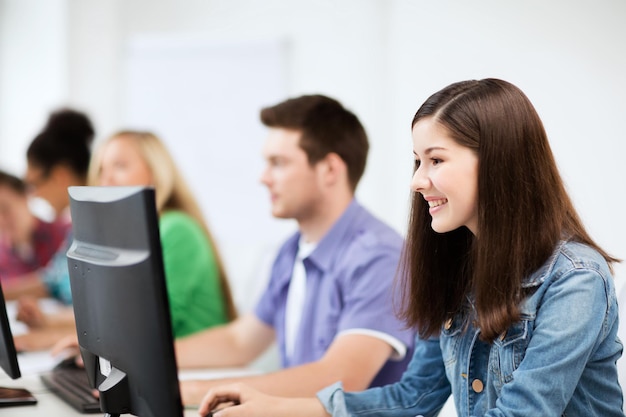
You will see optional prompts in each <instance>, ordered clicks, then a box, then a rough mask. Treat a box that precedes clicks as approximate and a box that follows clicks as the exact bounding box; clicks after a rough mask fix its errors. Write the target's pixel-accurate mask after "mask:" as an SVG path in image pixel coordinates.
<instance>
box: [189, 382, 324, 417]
mask: <svg viewBox="0 0 626 417" xmlns="http://www.w3.org/2000/svg"><path fill="white" fill-rule="evenodd" d="M198 413H199V414H200V416H202V417H204V416H208V415H210V414H211V413H212V414H213V415H214V416H216V417H218V416H219V417H240V416H241V417H243V416H246V417H281V416H284V417H294V416H307V417H312V416H319V417H327V416H328V413H326V410H325V409H324V407H323V406H322V404H321V403H320V402H319V401H318V400H317V398H281V397H273V396H271V395H267V394H262V393H261V392H259V391H256V390H255V389H252V388H250V387H249V386H247V385H244V384H231V385H223V386H219V387H215V388H212V389H210V390H209V392H208V393H207V394H206V395H205V396H204V398H203V399H202V402H201V404H200V408H198Z"/></svg>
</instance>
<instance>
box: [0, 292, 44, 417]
mask: <svg viewBox="0 0 626 417" xmlns="http://www.w3.org/2000/svg"><path fill="white" fill-rule="evenodd" d="M0 368H2V369H3V370H4V372H6V374H7V375H8V376H10V377H11V378H12V379H18V378H19V377H21V376H22V374H21V372H20V366H19V364H18V361H17V352H16V350H15V343H14V342H13V333H11V326H10V323H9V317H8V316H7V309H6V304H5V302H4V293H3V292H2V285H0ZM36 403H37V399H35V397H33V395H32V394H31V393H30V392H29V391H28V390H26V389H24V388H15V387H12V388H8V387H0V407H9V406H13V405H28V404H36Z"/></svg>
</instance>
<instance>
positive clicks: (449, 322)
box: [443, 319, 452, 330]
mask: <svg viewBox="0 0 626 417" xmlns="http://www.w3.org/2000/svg"><path fill="white" fill-rule="evenodd" d="M450 327H452V319H448V320H446V323H445V324H444V325H443V328H444V329H446V330H450Z"/></svg>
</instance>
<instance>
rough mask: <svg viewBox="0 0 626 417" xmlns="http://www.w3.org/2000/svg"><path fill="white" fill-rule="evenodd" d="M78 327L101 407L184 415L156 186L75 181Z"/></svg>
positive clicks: (153, 416)
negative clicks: (90, 184)
mask: <svg viewBox="0 0 626 417" xmlns="http://www.w3.org/2000/svg"><path fill="white" fill-rule="evenodd" d="M69 195H70V210H71V215H72V228H73V234H74V241H73V243H72V245H71V247H70V249H69V250H68V252H67V260H68V267H69V271H70V283H71V286H72V297H73V305H74V315H75V317H76V331H77V334H78V343H79V347H80V350H81V355H82V357H83V361H84V363H85V369H86V371H87V374H88V376H89V380H90V383H91V384H92V386H93V387H94V388H97V389H98V391H99V392H100V406H101V408H102V411H104V412H105V413H108V414H111V415H118V414H124V413H130V414H133V415H136V416H141V417H160V416H168V417H170V416H182V415H183V407H182V403H181V397H180V391H179V386H178V376H177V367H176V359H175V356H174V343H173V333H172V328H171V322H170V312H169V303H168V298H167V291H166V284H165V274H164V269H163V259H162V254H161V243H160V238H159V228H158V217H157V213H156V204H155V198H154V189H152V188H146V187H70V188H69Z"/></svg>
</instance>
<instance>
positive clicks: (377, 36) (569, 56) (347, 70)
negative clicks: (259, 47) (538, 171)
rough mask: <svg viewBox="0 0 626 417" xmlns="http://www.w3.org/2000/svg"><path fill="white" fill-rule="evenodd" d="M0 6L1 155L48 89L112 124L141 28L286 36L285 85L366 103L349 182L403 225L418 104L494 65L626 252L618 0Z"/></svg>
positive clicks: (38, 116)
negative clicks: (357, 159)
mask: <svg viewBox="0 0 626 417" xmlns="http://www.w3.org/2000/svg"><path fill="white" fill-rule="evenodd" d="M0 7H1V9H0V12H1V14H0V24H1V27H0V30H1V32H0V34H1V39H0V59H1V61H0V164H1V165H2V166H5V167H9V168H10V169H13V170H15V171H16V172H18V173H19V172H20V171H21V170H22V169H23V166H24V162H23V159H22V152H23V150H24V149H25V147H26V145H27V143H28V142H29V141H30V139H31V138H32V135H33V132H34V131H36V129H38V128H39V127H40V125H41V123H43V120H44V118H45V114H46V112H47V111H48V110H49V109H51V108H53V107H55V106H56V104H65V103H69V104H73V105H76V106H78V107H80V108H83V109H86V110H87V111H89V112H90V114H91V115H92V116H93V118H94V121H95V123H96V127H97V129H98V132H99V135H101V136H102V135H107V134H109V133H111V132H112V131H113V130H116V129H118V128H120V127H122V126H121V124H122V123H123V122H124V120H125V114H124V110H123V109H124V104H125V103H124V100H123V97H124V94H125V91H124V62H125V59H126V57H127V53H128V50H127V46H128V44H129V42H131V40H132V39H134V38H136V37H137V36H146V35H159V36H165V37H167V36H173V37H177V36H182V35H184V36H190V35H191V36H194V37H196V38H203V39H206V40H208V41H212V42H221V41H223V42H233V41H237V42H245V41H248V40H255V39H284V40H285V41H286V42H288V44H289V55H288V56H289V58H288V62H287V77H286V78H287V80H286V83H287V91H288V94H289V95H298V94H302V93H309V92H321V93H324V94H328V95H331V96H334V97H336V98H338V99H340V100H341V101H342V102H344V104H346V106H348V107H349V108H351V109H353V110H354V111H355V112H356V113H357V114H358V115H359V116H360V117H361V118H362V120H363V122H364V124H365V125H366V127H367V129H368V132H369V134H370V137H371V143H372V151H371V154H370V159H369V165H368V169H367V171H366V175H365V178H364V180H363V182H362V185H361V187H360V189H359V192H358V196H359V198H360V199H361V200H362V201H363V202H364V203H365V204H366V205H367V206H369V207H371V208H372V209H373V210H374V211H375V212H376V213H377V214H378V215H380V216H381V217H382V218H384V219H385V220H387V221H388V222H389V223H391V224H392V225H393V226H394V227H396V228H397V229H398V230H401V231H402V230H404V228H405V220H406V214H407V203H408V194H409V193H408V183H409V177H410V171H411V155H410V153H411V144H410V132H409V126H410V120H411V118H412V116H413V113H414V112H415V111H416V109H417V107H418V106H419V104H420V103H421V102H422V101H423V100H425V99H426V97H427V96H428V95H429V94H431V93H432V92H434V91H436V90H438V89H440V88H442V87H443V86H445V85H447V84H449V83H451V82H453V81H458V80H461V79H468V78H483V77H490V76H493V77H499V78H504V79H507V80H509V81H512V82H514V83H515V84H517V85H518V86H519V87H521V88H522V89H523V90H524V91H525V92H526V93H527V94H528V96H529V97H530V99H531V100H532V101H533V103H534V104H535V105H536V107H537V109H538V111H539V113H540V115H541V116H542V118H543V120H544V122H545V125H546V128H547V130H548V133H549V136H550V138H551V143H552V146H553V150H554V152H555V154H556V157H557V160H558V163H559V165H560V167H561V170H562V173H563V176H564V178H565V179H566V181H567V184H568V187H569V189H570V191H571V194H572V196H573V198H574V201H575V203H576V206H577V208H578V209H579V211H580V214H581V215H582V217H583V219H584V221H585V222H586V224H587V225H588V227H589V229H590V231H591V233H592V234H593V236H594V237H595V238H596V239H597V240H598V242H599V243H600V244H601V245H603V246H604V247H606V249H608V250H609V251H611V252H612V253H614V254H615V255H616V256H619V257H624V258H626V239H625V238H624V236H626V221H624V220H623V217H622V213H623V212H624V211H626V210H625V209H626V202H625V199H626V197H625V196H624V194H625V193H624V185H623V184H624V179H625V178H626V164H624V163H622V160H621V159H622V155H623V154H624V153H625V152H624V151H625V150H626V149H625V148H626V145H624V140H623V139H624V133H623V129H622V128H621V121H622V119H623V117H624V113H625V111H626V77H624V76H623V74H626V52H625V50H624V43H625V41H626V25H624V24H623V22H625V21H626V3H625V2H623V1H622V0H599V1H591V0H588V1H587V0H581V1H576V2H572V1H568V0H553V1H550V2H545V1H541V0H529V1H525V2H500V1H496V0H478V1H474V2H464V1H452V0H443V1H437V2H427V1H418V0H340V1H330V0H306V1H305V0H297V1H287V0H265V1H262V2H257V1H252V0H213V1H208V0H184V1H174V0H160V1H154V0H126V1H124V0H88V1H86V0H54V1H50V0H0ZM155 88H158V87H155ZM262 140H263V138H259V143H261V142H262ZM250 152H256V150H250ZM259 158H260V156H259ZM183 163H184V161H183ZM251 186H257V184H254V185H251ZM197 191H198V192H201V191H202V190H197ZM263 204H266V202H264V203H263ZM250 207H251V209H253V208H254V207H256V206H255V204H254V202H251V205H250ZM268 216H269V215H268ZM209 220H211V219H209ZM231 263H232V262H231ZM621 271H623V267H619V268H618V275H622V272H621ZM242 273H243V271H242Z"/></svg>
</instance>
